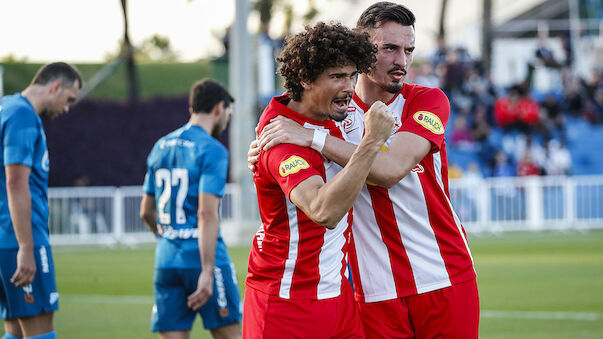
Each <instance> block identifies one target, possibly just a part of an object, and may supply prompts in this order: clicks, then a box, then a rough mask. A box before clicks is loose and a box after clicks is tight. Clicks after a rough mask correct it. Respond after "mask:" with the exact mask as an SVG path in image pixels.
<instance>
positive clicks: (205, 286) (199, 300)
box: [186, 269, 214, 311]
mask: <svg viewBox="0 0 603 339" xmlns="http://www.w3.org/2000/svg"><path fill="white" fill-rule="evenodd" d="M213 293H214V272H213V269H212V270H211V272H209V271H208V270H203V271H201V274H199V281H198V282H197V290H195V292H193V293H192V294H191V295H189V296H188V298H187V299H186V305H187V306H188V307H189V308H190V309H192V310H193V311H196V310H198V309H199V307H201V306H203V304H205V303H206V302H207V300H208V299H209V298H210V297H211V296H212V294H213Z"/></svg>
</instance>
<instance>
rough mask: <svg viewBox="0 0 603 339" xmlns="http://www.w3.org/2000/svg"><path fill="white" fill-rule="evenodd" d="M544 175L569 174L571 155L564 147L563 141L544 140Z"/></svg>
mask: <svg viewBox="0 0 603 339" xmlns="http://www.w3.org/2000/svg"><path fill="white" fill-rule="evenodd" d="M544 153H545V167H544V171H545V173H546V175H569V174H571V167H572V157H571V156H570V152H569V150H568V149H567V148H566V147H565V142H564V141H563V139H562V141H561V142H559V141H557V140H550V141H549V140H546V141H545V142H544Z"/></svg>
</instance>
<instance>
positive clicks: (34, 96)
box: [21, 86, 45, 115]
mask: <svg viewBox="0 0 603 339" xmlns="http://www.w3.org/2000/svg"><path fill="white" fill-rule="evenodd" d="M21 95H22V96H23V97H25V99H27V101H29V103H30V104H31V106H33V109H34V111H35V112H36V114H38V115H40V113H41V112H42V110H43V107H44V105H45V102H44V100H43V89H42V88H39V87H38V86H28V87H27V88H26V89H24V90H23V91H22V92H21Z"/></svg>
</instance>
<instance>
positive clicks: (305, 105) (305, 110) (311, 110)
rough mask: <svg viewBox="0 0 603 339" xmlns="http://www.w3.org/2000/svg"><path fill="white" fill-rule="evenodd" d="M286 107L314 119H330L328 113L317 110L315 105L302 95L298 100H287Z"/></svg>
mask: <svg viewBox="0 0 603 339" xmlns="http://www.w3.org/2000/svg"><path fill="white" fill-rule="evenodd" d="M287 107H289V108H290V109H292V110H294V111H296V112H297V113H299V114H301V115H303V116H305V117H306V118H309V119H312V120H314V121H327V120H329V119H330V118H329V114H328V113H326V114H325V113H321V112H319V111H317V110H316V109H315V105H314V104H313V103H312V102H311V101H310V100H309V99H307V98H306V99H304V98H303V97H302V100H300V101H294V100H289V103H288V104H287Z"/></svg>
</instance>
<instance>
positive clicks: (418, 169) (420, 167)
mask: <svg viewBox="0 0 603 339" xmlns="http://www.w3.org/2000/svg"><path fill="white" fill-rule="evenodd" d="M410 171H411V172H413V173H423V172H425V169H424V168H423V166H421V165H418V164H417V166H415V167H414V168H413V169H411V170H410Z"/></svg>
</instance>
